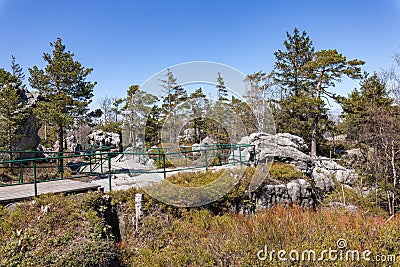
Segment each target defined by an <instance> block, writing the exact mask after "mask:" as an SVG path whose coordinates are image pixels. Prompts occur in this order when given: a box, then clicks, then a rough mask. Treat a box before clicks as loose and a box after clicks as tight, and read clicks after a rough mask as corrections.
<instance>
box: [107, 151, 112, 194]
mask: <svg viewBox="0 0 400 267" xmlns="http://www.w3.org/2000/svg"><path fill="white" fill-rule="evenodd" d="M107 162H108V189H109V190H110V191H111V157H110V154H107Z"/></svg>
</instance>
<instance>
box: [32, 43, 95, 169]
mask: <svg viewBox="0 0 400 267" xmlns="http://www.w3.org/2000/svg"><path fill="white" fill-rule="evenodd" d="M50 46H51V47H52V48H53V52H52V54H48V53H44V54H43V59H44V61H45V62H46V67H45V68H44V69H39V68H38V67H37V66H34V67H33V68H30V69H29V72H30V77H29V83H30V85H31V86H32V88H35V89H37V90H38V91H39V93H40V94H41V95H42V96H43V97H44V98H45V99H46V101H42V102H39V103H38V105H37V108H36V114H37V115H38V118H40V119H41V120H42V121H46V122H50V123H52V124H53V125H55V127H56V129H57V134H58V151H59V152H61V154H62V152H63V150H64V146H63V143H64V132H65V130H66V129H68V128H70V127H71V126H72V125H73V123H74V119H75V118H76V117H78V116H80V115H83V114H84V113H85V112H87V111H88V105H89V103H90V102H91V101H92V97H93V87H94V86H95V84H96V83H95V82H94V83H93V82H89V81H87V80H86V77H87V76H88V75H89V74H90V73H91V72H92V70H93V69H91V68H85V67H84V66H82V64H81V63H80V62H79V61H76V60H75V59H74V54H73V53H71V52H70V51H66V50H65V45H64V44H63V43H62V40H61V38H57V40H56V41H55V42H52V43H50ZM62 166H63V161H62V159H60V167H61V168H60V172H61V173H62V172H63V168H62Z"/></svg>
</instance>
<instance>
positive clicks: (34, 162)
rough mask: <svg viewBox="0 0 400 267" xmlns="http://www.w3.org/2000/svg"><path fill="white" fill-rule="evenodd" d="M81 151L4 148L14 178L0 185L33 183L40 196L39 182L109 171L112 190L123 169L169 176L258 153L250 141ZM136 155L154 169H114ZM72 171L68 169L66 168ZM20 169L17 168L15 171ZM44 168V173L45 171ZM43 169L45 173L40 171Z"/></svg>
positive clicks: (241, 161) (1, 166) (4, 164)
mask: <svg viewBox="0 0 400 267" xmlns="http://www.w3.org/2000/svg"><path fill="white" fill-rule="evenodd" d="M83 148H84V149H83V150H81V151H77V152H48V151H46V152H44V153H45V154H46V155H47V156H46V157H36V158H34V157H29V155H33V154H34V155H37V154H38V153H43V152H42V151H0V155H6V156H9V157H10V158H11V159H7V160H3V161H0V171H2V173H0V178H2V180H4V178H5V177H7V175H8V174H9V173H7V172H11V174H10V176H11V177H12V178H11V181H9V180H8V181H5V182H4V181H1V183H0V186H14V185H20V184H32V185H33V190H34V196H37V195H38V193H37V183H40V182H47V181H55V180H63V179H79V178H87V177H93V176H97V177H99V176H104V175H107V178H108V186H109V189H110V191H111V177H112V175H113V174H120V173H127V172H128V173H129V174H135V173H163V176H164V179H166V176H167V173H168V172H176V171H181V170H190V169H197V168H205V170H206V171H207V170H208V169H209V168H210V167H212V166H222V165H227V164H231V165H234V166H235V165H240V166H243V165H249V164H250V163H251V161H255V159H254V158H252V157H251V156H250V157H247V158H244V157H243V153H242V150H243V149H245V148H251V149H249V150H250V151H252V153H253V155H254V154H255V153H254V146H252V145H249V144H213V145H202V146H200V147H199V148H198V149H193V148H192V147H189V146H182V147H163V148H159V147H157V148H155V147H151V148H140V149H134V150H132V149H131V150H130V152H129V151H125V152H111V151H110V148H109V147H104V146H97V147H95V146H91V147H88V146H83ZM128 157H132V159H135V160H136V161H137V162H138V163H139V164H140V163H143V162H146V161H147V162H148V161H149V160H152V161H153V162H154V165H155V166H154V168H153V169H128V170H126V169H121V168H120V169H115V168H114V169H113V168H112V164H111V161H112V159H113V158H114V159H115V161H116V162H118V161H122V159H127V158H128ZM68 169H69V170H70V171H65V170H68ZM15 170H17V171H15ZM41 172H42V173H41ZM40 173H41V175H40Z"/></svg>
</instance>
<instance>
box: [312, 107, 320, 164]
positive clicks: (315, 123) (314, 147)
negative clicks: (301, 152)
mask: <svg viewBox="0 0 400 267" xmlns="http://www.w3.org/2000/svg"><path fill="white" fill-rule="evenodd" d="M318 119H319V117H318V114H315V115H314V120H313V124H312V134H311V157H312V158H316V157H317V131H318Z"/></svg>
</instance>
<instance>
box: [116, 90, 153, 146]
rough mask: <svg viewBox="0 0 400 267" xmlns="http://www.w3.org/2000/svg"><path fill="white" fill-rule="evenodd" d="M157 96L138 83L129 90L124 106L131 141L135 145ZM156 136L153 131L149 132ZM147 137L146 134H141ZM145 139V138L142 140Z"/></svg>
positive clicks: (143, 129)
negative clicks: (147, 91) (141, 87)
mask: <svg viewBox="0 0 400 267" xmlns="http://www.w3.org/2000/svg"><path fill="white" fill-rule="evenodd" d="M156 100H157V98H156V97H155V96H154V95H152V94H149V93H146V92H144V91H142V90H140V89H139V86H138V85H132V86H130V87H129V89H128V91H127V98H126V101H125V106H124V108H123V111H124V114H125V118H126V121H127V124H128V125H129V129H128V131H129V143H131V144H133V145H135V144H136V142H137V138H138V134H141V133H143V132H144V131H145V127H146V123H147V118H146V116H147V115H149V114H150V112H151V110H152V109H153V105H154V103H155V102H156ZM149 134H150V135H152V136H154V134H153V133H149ZM141 137H143V138H145V136H141ZM141 141H143V142H144V141H145V140H141Z"/></svg>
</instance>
